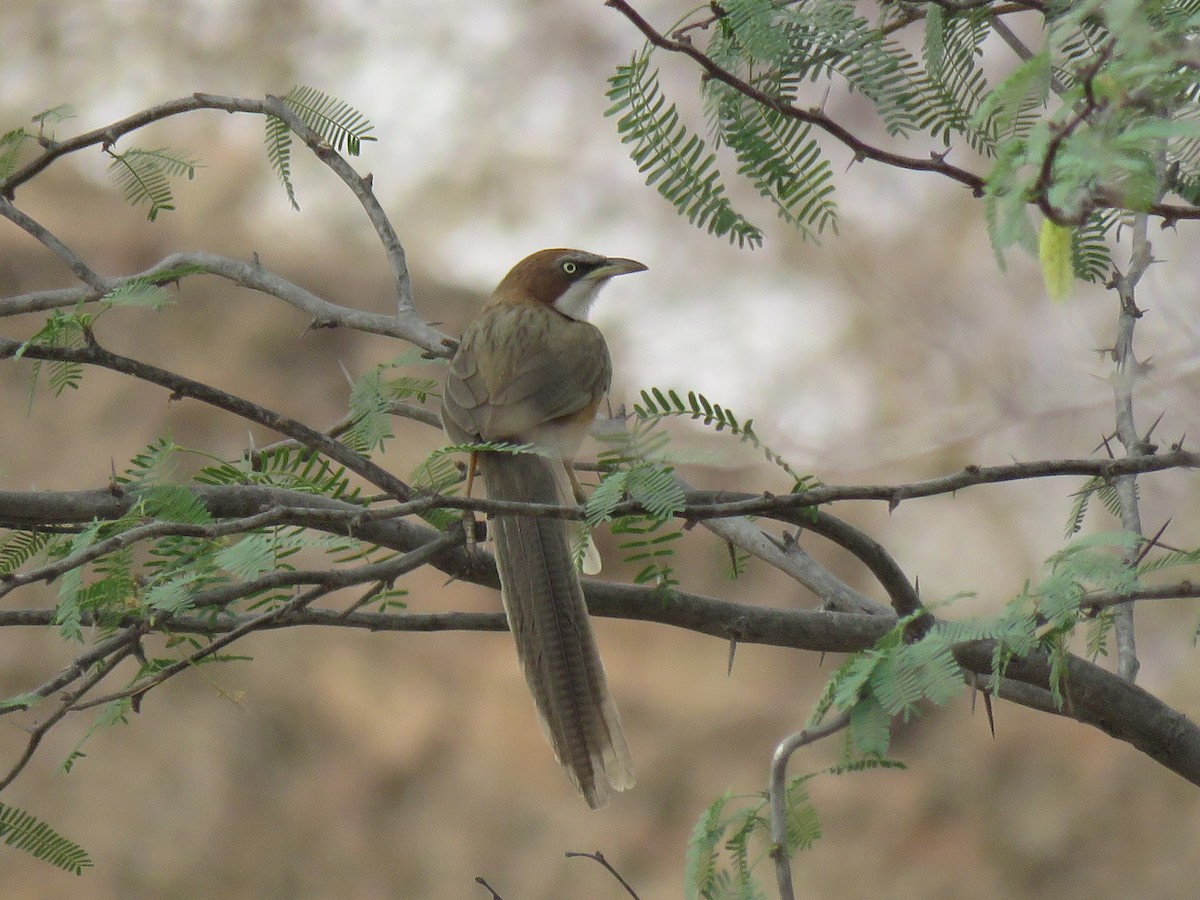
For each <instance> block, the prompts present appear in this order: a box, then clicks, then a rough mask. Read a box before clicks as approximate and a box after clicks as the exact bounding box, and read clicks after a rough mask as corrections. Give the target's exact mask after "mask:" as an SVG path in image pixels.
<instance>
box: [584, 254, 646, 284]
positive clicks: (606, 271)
mask: <svg viewBox="0 0 1200 900" xmlns="http://www.w3.org/2000/svg"><path fill="white" fill-rule="evenodd" d="M648 268H650V267H649V266H647V265H646V264H645V263H640V262H638V261H637V260H636V259H625V258H624V257H620V256H610V257H609V258H608V259H606V260H605V261H604V262H603V263H602V264H601V265H599V266H597V267H596V268H594V269H592V271H590V272H588V273H587V275H586V276H585V277H586V278H588V279H590V280H600V279H603V278H613V277H615V276H617V275H628V274H630V273H631V272H645V271H646V270H647V269H648Z"/></svg>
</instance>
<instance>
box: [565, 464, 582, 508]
mask: <svg viewBox="0 0 1200 900" xmlns="http://www.w3.org/2000/svg"><path fill="white" fill-rule="evenodd" d="M563 468H565V469H566V470H567V478H568V479H569V480H570V482H571V492H572V493H573V494H574V495H575V502H576V503H578V504H579V505H580V506H583V505H584V504H586V503H587V494H586V493H584V490H583V485H581V484H580V483H579V478H578V477H576V475H575V460H573V459H564V460H563Z"/></svg>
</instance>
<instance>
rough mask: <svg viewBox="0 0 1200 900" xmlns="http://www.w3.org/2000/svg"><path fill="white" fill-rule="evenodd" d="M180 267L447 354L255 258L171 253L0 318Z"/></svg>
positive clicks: (72, 301) (438, 339) (160, 277)
mask: <svg viewBox="0 0 1200 900" xmlns="http://www.w3.org/2000/svg"><path fill="white" fill-rule="evenodd" d="M0 212H3V201H0ZM182 268H197V269H201V270H203V272H204V273H206V274H209V275H216V276H219V277H221V278H224V279H226V280H228V281H231V282H233V283H234V284H236V285H238V286H239V287H244V288H249V289H250V290H253V291H259V292H260V293H263V294H269V295H270V296H272V297H277V298H278V299H280V300H282V301H284V302H285V303H287V304H289V305H291V306H294V307H295V308H296V309H299V310H301V311H302V312H304V313H307V314H308V315H310V316H312V325H311V327H313V328H338V327H340V328H351V329H354V330H355V331H361V332H365V333H367V334H381V335H384V336H385V337H394V338H399V339H401V340H405V341H408V342H409V343H411V344H415V345H416V346H418V347H420V348H422V349H423V350H425V351H426V352H427V353H429V354H431V355H434V356H446V355H447V354H448V353H449V352H450V351H449V350H448V348H447V347H446V344H445V341H446V340H447V336H446V335H444V334H442V332H440V331H438V330H437V329H435V328H432V327H431V326H429V325H426V324H425V323H424V322H423V321H421V320H420V319H419V318H418V319H417V320H416V323H419V327H416V328H414V327H413V326H414V324H415V323H414V320H413V318H412V317H411V316H402V315H401V316H384V315H380V314H379V313H372V312H365V311H363V310H358V309H353V308H351V307H348V306H341V305H339V304H336V303H331V302H329V301H328V300H325V299H323V298H321V297H318V296H317V295H316V294H314V293H312V292H311V291H309V290H307V289H306V288H303V287H300V286H299V285H297V284H295V283H293V282H291V281H288V280H287V279H285V278H281V277H280V276H278V275H276V274H274V273H273V272H270V271H268V270H267V269H265V268H263V266H262V265H261V263H259V262H258V260H257V259H255V261H254V262H252V263H247V262H242V261H241V260H236V259H230V258H228V257H225V256H219V255H217V254H215V253H205V252H202V251H197V252H192V253H172V254H171V255H169V256H166V257H163V259H161V260H160V261H159V262H157V263H155V264H154V265H153V266H151V267H150V268H148V269H146V270H144V271H142V272H138V273H136V274H133V275H128V276H125V277H122V278H113V279H100V282H99V283H98V284H96V285H94V286H91V287H78V288H66V289H59V290H48V291H33V292H30V293H27V294H20V295H17V296H14V297H6V298H3V299H0V316H15V315H21V314H24V313H31V312H44V311H45V310H50V309H62V308H65V307H73V306H76V305H78V304H81V303H84V304H86V303H92V302H95V301H97V300H99V299H100V298H101V297H103V296H105V295H106V294H108V293H110V292H112V291H113V290H115V289H117V288H118V287H120V286H121V285H123V284H127V283H128V282H130V281H133V280H135V279H136V280H140V281H148V282H150V283H151V284H163V283H168V282H170V281H174V280H177V279H178V278H179V275H178V274H177V273H178V270H179V269H182ZM97 277H98V276H97Z"/></svg>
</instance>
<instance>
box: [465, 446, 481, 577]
mask: <svg viewBox="0 0 1200 900" xmlns="http://www.w3.org/2000/svg"><path fill="white" fill-rule="evenodd" d="M478 468H479V453H478V452H477V451H475V450H472V451H471V455H470V458H469V460H468V462H467V488H466V491H465V493H464V495H463V496H464V497H466V499H468V500H470V499H471V488H472V487H474V485H475V472H476V471H477V469H478ZM462 523H463V533H464V535H465V536H466V542H465V544H464V546H465V547H466V550H467V553H469V554H473V553H474V552H475V511H474V510H473V509H464V510H463V511H462Z"/></svg>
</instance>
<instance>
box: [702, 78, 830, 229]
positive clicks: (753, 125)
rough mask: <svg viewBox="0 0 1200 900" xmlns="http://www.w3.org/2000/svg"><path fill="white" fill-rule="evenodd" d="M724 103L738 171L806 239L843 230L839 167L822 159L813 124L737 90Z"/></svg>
mask: <svg viewBox="0 0 1200 900" xmlns="http://www.w3.org/2000/svg"><path fill="white" fill-rule="evenodd" d="M724 93H725V96H726V99H725V100H724V101H723V102H722V103H720V105H719V110H720V112H719V115H720V119H721V124H722V127H723V129H724V138H725V142H726V143H727V144H728V145H729V147H730V148H732V150H733V151H734V153H735V154H736V156H737V159H738V163H739V164H740V165H739V167H738V174H739V175H741V176H743V177H745V178H747V179H749V180H750V182H751V183H752V184H753V185H754V187H755V188H756V189H757V190H758V192H759V194H760V195H762V196H763V197H766V198H767V199H768V200H770V201H771V202H772V203H774V204H775V208H776V211H777V212H778V214H779V217H780V218H781V219H783V220H784V221H785V222H787V223H788V224H789V225H791V226H792V227H793V228H795V229H796V230H797V231H799V232H800V233H801V234H802V235H804V236H805V237H806V238H810V239H815V238H816V236H817V235H819V234H820V233H821V232H823V231H824V230H825V229H826V228H831V229H832V230H834V231H836V230H837V205H836V204H835V203H834V201H833V189H834V188H833V170H832V169H831V168H830V166H829V162H828V160H826V159H824V158H822V157H821V150H820V146H819V145H818V143H817V141H816V139H815V138H814V137H813V136H812V126H811V125H809V124H808V123H806V122H803V121H801V120H800V119H796V118H792V117H789V116H785V115H783V114H782V113H780V112H779V111H778V110H776V109H771V108H768V107H765V106H763V105H761V104H759V103H753V102H751V101H749V100H746V99H745V98H743V97H742V96H741V95H740V94H737V93H736V92H734V91H732V90H728V89H727V90H726V91H725V92H724Z"/></svg>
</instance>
